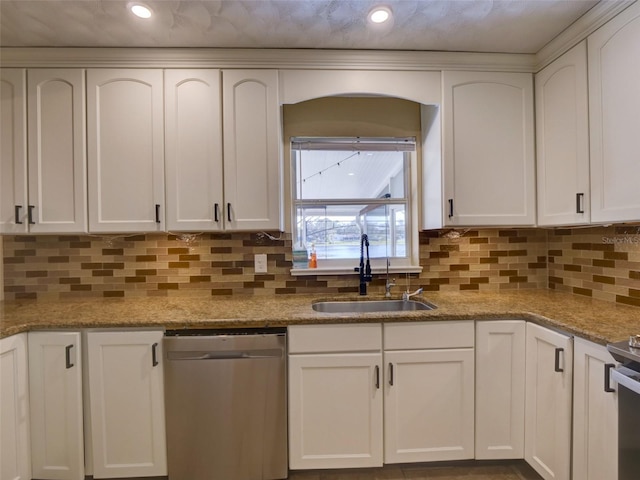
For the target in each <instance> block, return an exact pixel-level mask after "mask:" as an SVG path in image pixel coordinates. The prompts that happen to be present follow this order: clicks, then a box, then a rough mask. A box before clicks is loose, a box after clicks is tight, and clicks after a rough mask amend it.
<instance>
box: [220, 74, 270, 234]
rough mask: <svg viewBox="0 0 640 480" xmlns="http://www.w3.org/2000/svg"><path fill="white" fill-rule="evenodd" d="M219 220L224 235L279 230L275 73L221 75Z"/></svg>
mask: <svg viewBox="0 0 640 480" xmlns="http://www.w3.org/2000/svg"><path fill="white" fill-rule="evenodd" d="M222 85H223V86H222V92H223V97H222V98H223V99H222V104H223V118H224V196H225V205H224V208H223V212H222V214H223V215H224V219H225V223H226V229H228V230H261V229H264V230H281V217H282V214H281V201H282V194H281V186H282V173H281V172H282V169H281V159H280V143H281V140H280V131H281V127H280V105H279V102H278V71H277V70H224V71H223V72H222Z"/></svg>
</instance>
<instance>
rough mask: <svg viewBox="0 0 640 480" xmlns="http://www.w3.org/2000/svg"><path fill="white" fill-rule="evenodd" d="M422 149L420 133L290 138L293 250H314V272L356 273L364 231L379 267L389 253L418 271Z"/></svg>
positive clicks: (396, 264) (395, 264) (398, 267)
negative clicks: (415, 194)
mask: <svg viewBox="0 0 640 480" xmlns="http://www.w3.org/2000/svg"><path fill="white" fill-rule="evenodd" d="M415 155H416V141H415V138H413V137H402V138H395V137H394V138H361V137H354V138H340V137H293V138H292V139H291V161H292V167H291V171H292V177H293V178H292V192H293V202H292V207H293V229H292V230H293V239H292V241H293V248H294V250H296V249H300V248H306V249H307V251H308V252H309V254H310V253H311V252H312V250H313V251H315V253H316V256H317V262H318V268H317V270H316V269H313V271H314V272H316V273H319V272H320V271H322V270H325V271H330V272H331V273H334V272H335V273H339V272H340V271H344V272H345V273H346V272H353V268H354V267H356V266H358V264H359V261H360V255H361V251H360V248H361V247H360V241H361V237H362V234H367V236H368V239H369V244H370V245H369V255H370V258H371V263H372V267H373V268H374V270H376V269H377V270H378V271H383V270H386V260H387V258H388V259H389V264H390V269H391V270H393V271H413V269H411V268H409V267H411V266H412V265H417V263H418V262H417V259H414V258H413V256H414V255H413V251H414V249H413V246H414V242H416V241H417V228H416V227H415V225H414V224H415V222H414V220H413V215H412V213H411V209H412V201H411V200H412V199H411V197H412V195H411V192H412V190H413V189H412V188H411V185H412V181H411V175H412V173H413V170H414V168H412V166H414V165H415V163H416V162H415ZM414 260H415V261H414ZM296 270H304V269H299V268H298V269H296V268H295V267H294V272H295V271H296ZM298 273H304V272H298Z"/></svg>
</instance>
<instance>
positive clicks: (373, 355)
mask: <svg viewBox="0 0 640 480" xmlns="http://www.w3.org/2000/svg"><path fill="white" fill-rule="evenodd" d="M381 335H382V334H381V327H380V325H379V324H373V325H371V324H367V325H309V326H296V327H289V336H288V341H289V466H290V468H291V469H292V470H297V469H319V468H352V467H379V466H382V390H381V386H382V385H381V383H382V372H381V365H382V351H381V346H382V342H381Z"/></svg>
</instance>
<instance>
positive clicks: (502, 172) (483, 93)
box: [442, 71, 536, 226]
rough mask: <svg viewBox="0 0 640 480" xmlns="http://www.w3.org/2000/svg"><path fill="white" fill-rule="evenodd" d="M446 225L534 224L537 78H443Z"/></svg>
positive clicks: (510, 75) (478, 75)
mask: <svg viewBox="0 0 640 480" xmlns="http://www.w3.org/2000/svg"><path fill="white" fill-rule="evenodd" d="M442 86H443V125H444V132H443V138H444V145H443V156H444V198H443V200H444V201H443V205H442V207H443V208H442V212H443V218H444V223H445V224H446V225H450V226H457V225H465V226H474V225H485V226H488V225H509V226H515V225H534V224H535V221H536V218H535V158H534V122H533V77H532V75H530V74H525V73H489V72H457V71H456V72H450V71H446V72H443V74H442Z"/></svg>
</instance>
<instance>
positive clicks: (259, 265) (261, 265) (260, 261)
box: [253, 253, 267, 273]
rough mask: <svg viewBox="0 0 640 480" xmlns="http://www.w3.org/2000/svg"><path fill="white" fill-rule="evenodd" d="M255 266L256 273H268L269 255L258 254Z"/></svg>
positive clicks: (255, 257)
mask: <svg viewBox="0 0 640 480" xmlns="http://www.w3.org/2000/svg"><path fill="white" fill-rule="evenodd" d="M253 266H254V267H255V271H256V273H267V254H266V253H256V255H255V256H254V257H253Z"/></svg>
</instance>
